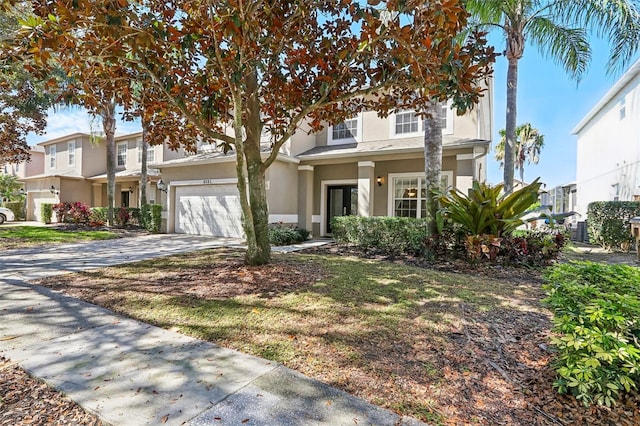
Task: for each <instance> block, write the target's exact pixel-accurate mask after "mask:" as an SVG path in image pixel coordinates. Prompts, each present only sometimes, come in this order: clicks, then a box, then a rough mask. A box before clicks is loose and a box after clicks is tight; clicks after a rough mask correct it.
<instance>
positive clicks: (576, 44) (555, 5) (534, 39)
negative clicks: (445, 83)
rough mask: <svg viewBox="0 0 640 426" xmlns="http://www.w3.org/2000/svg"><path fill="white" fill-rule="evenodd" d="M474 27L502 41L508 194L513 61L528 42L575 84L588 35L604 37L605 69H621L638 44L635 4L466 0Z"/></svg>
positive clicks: (625, 0)
mask: <svg viewBox="0 0 640 426" xmlns="http://www.w3.org/2000/svg"><path fill="white" fill-rule="evenodd" d="M467 9H468V10H469V12H471V13H472V14H473V15H474V18H475V20H476V21H477V23H478V25H480V26H485V27H487V28H489V29H491V28H498V29H501V30H502V31H503V33H504V36H505V41H506V49H505V52H504V55H505V56H506V58H507V61H508V68H507V111H506V125H505V127H506V129H505V145H504V185H505V192H507V193H510V192H511V191H512V190H513V174H514V165H515V161H514V160H515V157H514V149H515V144H516V120H517V89H518V62H519V61H520V59H521V58H522V56H523V54H524V49H525V45H526V44H527V42H529V43H531V44H532V45H534V46H536V47H537V48H538V49H539V50H540V51H541V53H542V54H543V55H545V56H549V57H551V59H552V60H554V62H556V63H558V64H560V65H561V66H562V67H563V68H564V69H565V71H567V73H568V74H569V75H570V76H571V77H572V78H574V79H576V80H578V81H579V80H580V78H581V77H582V75H583V74H584V72H585V71H586V69H587V66H588V65H589V62H590V60H591V48H590V45H589V40H588V33H589V31H590V30H593V31H595V33H596V34H597V35H598V36H601V37H604V38H607V39H608V40H609V42H610V43H611V52H610V56H609V63H608V66H607V70H608V71H609V72H611V71H613V70H616V69H618V68H619V67H623V66H625V65H626V64H628V62H629V61H630V60H631V59H632V57H633V56H634V54H635V53H636V52H637V50H638V46H639V45H640V11H639V9H638V2H637V0H635V1H634V0H615V1H610V0H468V1H467Z"/></svg>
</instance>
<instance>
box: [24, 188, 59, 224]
mask: <svg viewBox="0 0 640 426" xmlns="http://www.w3.org/2000/svg"><path fill="white" fill-rule="evenodd" d="M29 196H30V197H31V203H30V205H31V207H32V210H31V212H30V213H28V216H29V217H28V218H27V219H28V220H36V221H38V222H42V214H41V213H42V204H45V203H49V204H56V203H57V202H58V201H57V200H56V199H55V198H51V194H50V193H44V192H43V193H41V194H40V193H30V194H29ZM51 220H52V221H54V222H55V221H56V218H55V213H54V214H53V218H52V219H51Z"/></svg>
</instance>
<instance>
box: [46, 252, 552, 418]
mask: <svg viewBox="0 0 640 426" xmlns="http://www.w3.org/2000/svg"><path fill="white" fill-rule="evenodd" d="M241 259H242V253H240V252H234V251H231V252H229V251H221V250H209V251H203V252H197V253H190V254H188V255H179V256H172V257H168V258H163V259H156V260H149V261H143V262H138V263H135V264H130V265H124V266H120V267H112V268H104V269H100V270H97V271H90V272H84V273H80V274H77V275H74V276H69V275H67V276H65V277H64V279H60V278H51V279H48V280H46V281H45V282H44V285H47V286H50V287H52V288H55V289H57V290H62V291H66V292H68V293H69V294H72V295H75V296H82V297H83V298H84V299H85V300H88V301H90V302H93V303H96V304H99V305H102V306H105V307H108V308H110V309H113V310H116V311H118V312H121V313H123V314H125V315H128V316H131V317H133V318H136V319H139V320H142V321H145V322H149V323H152V324H155V325H158V326H160V327H164V328H167V329H174V330H180V331H181V332H183V333H185V334H188V335H191V336H194V337H197V338H200V339H204V340H209V341H213V342H216V343H218V344H220V345H221V346H225V347H229V348H233V349H237V350H240V351H243V352H245V353H250V354H253V355H257V356H260V357H264V358H267V359H270V360H273V361H277V362H281V363H283V364H285V365H287V366H288V367H291V368H294V369H296V370H298V371H300V372H302V373H304V374H308V375H311V376H313V377H316V378H319V379H320V380H323V381H325V382H327V383H330V384H332V385H334V386H338V387H341V388H343V389H344V390H347V391H348V392H352V393H354V394H356V395H359V396H363V397H367V398H369V399H370V400H372V401H373V400H374V399H375V402H376V403H379V404H381V405H383V406H386V407H388V408H392V409H394V410H395V411H397V412H399V413H400V414H406V415H412V416H416V417H418V418H421V419H423V420H428V421H434V420H437V419H438V418H439V414H438V413H437V410H434V409H433V403H432V401H431V400H430V399H428V398H426V399H425V398H424V396H422V395H423V394H425V393H427V392H428V391H429V389H431V387H432V386H446V385H447V380H446V378H445V376H444V374H443V373H442V371H441V368H442V357H441V356H439V355H438V350H439V349H440V347H441V346H442V345H446V344H447V337H446V336H447V334H449V333H451V332H454V333H456V332H457V333H460V332H461V330H463V329H464V323H465V321H467V320H468V318H465V316H468V315H470V313H473V312H475V313H477V314H479V315H482V314H483V313H486V312H491V311H496V310H511V311H518V312H531V311H536V310H537V309H538V308H539V306H538V300H539V298H540V294H541V292H540V288H539V285H537V284H533V285H532V283H530V282H522V281H518V282H510V281H505V280H497V279H492V278H488V277H482V276H474V275H468V274H463V273H449V272H437V271H432V270H428V269H423V268H418V267H414V266H408V265H403V264H396V263H390V262H381V261H373V260H366V259H359V258H352V257H346V256H322V255H305V254H294V255H274V260H273V263H272V265H269V266H267V267H263V268H266V269H261V268H251V267H243V266H241V265H240V263H241ZM269 268H274V269H269ZM261 270H262V271H264V273H263V274H262V275H254V276H253V277H254V278H253V281H252V286H253V287H252V286H248V287H247V286H246V284H245V283H244V282H243V279H245V278H246V277H247V276H249V275H251V274H252V273H255V271H261ZM281 270H285V271H291V270H294V271H299V272H300V274H299V276H300V280H302V281H303V284H301V285H298V286H294V287H292V288H291V289H290V290H289V289H286V290H281V289H280V290H279V291H272V290H273V289H274V288H276V287H277V285H276V283H277V282H281V280H282V278H281V277H280V276H278V274H277V273H276V272H277V271H281ZM234 274H235V275H234ZM310 275H313V276H312V277H311V278H310V277H309V276H310ZM230 276H231V277H237V278H233V279H231V280H230V279H229V277H230ZM256 276H258V277H259V278H258V279H256V278H255V277H256ZM219 277H224V280H222V279H219ZM286 277H291V275H286ZM285 279H289V278H285ZM293 279H297V278H293ZM305 280H306V281H305ZM236 286H238V288H242V289H243V291H237V294H235V295H232V296H220V295H221V294H223V293H225V292H228V291H230V290H233V289H235V288H236ZM274 286H275V287H274ZM247 288H248V289H247ZM194 289H196V290H194ZM197 291H200V293H197ZM225 294H228V293H225ZM416 348H418V349H416ZM416 351H417V352H416ZM409 353H413V354H414V355H412V356H413V357H414V358H415V359H407V358H405V356H404V354H409ZM352 377H367V380H365V381H364V382H362V381H360V382H358V381H355V380H354V379H352ZM363 380H364V379H363ZM390 380H391V382H393V381H397V383H399V384H391V382H390ZM371 383H374V384H375V385H371ZM421 392H422V393H421ZM444 392H447V391H444Z"/></svg>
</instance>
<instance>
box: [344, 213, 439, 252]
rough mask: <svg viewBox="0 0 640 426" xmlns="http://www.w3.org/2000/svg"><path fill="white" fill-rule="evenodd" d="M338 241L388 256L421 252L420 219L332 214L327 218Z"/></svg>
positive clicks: (423, 224) (422, 225)
mask: <svg viewBox="0 0 640 426" xmlns="http://www.w3.org/2000/svg"><path fill="white" fill-rule="evenodd" d="M331 229H332V230H333V239H334V240H336V242H337V243H338V244H348V245H354V246H356V247H359V248H363V249H375V250H379V251H382V252H384V253H386V254H389V255H400V254H411V255H421V254H423V253H424V250H425V244H424V243H425V239H426V237H427V222H426V220H424V219H414V218H410V217H388V216H374V217H363V216H336V217H334V218H333V219H332V221H331Z"/></svg>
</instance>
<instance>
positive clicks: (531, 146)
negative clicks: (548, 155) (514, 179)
mask: <svg viewBox="0 0 640 426" xmlns="http://www.w3.org/2000/svg"><path fill="white" fill-rule="evenodd" d="M506 138H507V133H506V131H505V130H504V129H502V130H500V142H498V144H497V145H496V147H495V151H496V160H498V161H500V166H501V167H504V147H505V144H506ZM543 147H544V135H541V134H540V132H539V131H538V129H536V128H534V127H533V126H531V123H525V124H521V125H519V126H518V127H517V128H516V146H515V155H514V158H515V169H516V170H519V171H520V182H522V183H524V163H525V162H526V163H527V164H531V163H533V164H538V161H540V152H541V151H542V148H543Z"/></svg>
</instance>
